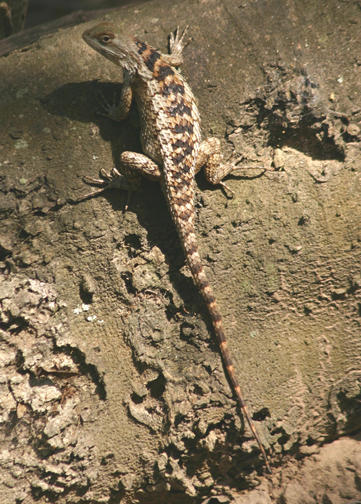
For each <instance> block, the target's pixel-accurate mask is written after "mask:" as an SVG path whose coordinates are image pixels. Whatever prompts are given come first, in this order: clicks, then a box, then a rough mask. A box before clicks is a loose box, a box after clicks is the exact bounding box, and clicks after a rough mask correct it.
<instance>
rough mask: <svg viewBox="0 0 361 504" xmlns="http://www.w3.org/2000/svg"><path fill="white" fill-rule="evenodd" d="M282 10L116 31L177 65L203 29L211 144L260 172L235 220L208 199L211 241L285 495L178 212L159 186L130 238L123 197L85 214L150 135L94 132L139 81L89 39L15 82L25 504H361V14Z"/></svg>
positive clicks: (220, 287) (228, 319)
mask: <svg viewBox="0 0 361 504" xmlns="http://www.w3.org/2000/svg"><path fill="white" fill-rule="evenodd" d="M280 4H281V3H280V2H276V1H275V2H257V3H254V2H249V3H246V2H244V3H241V4H237V3H234V2H231V1H229V2H227V1H224V2H223V3H220V2H218V1H215V0H214V1H210V0H206V1H204V2H202V3H199V2H194V1H191V0H188V1H183V2H178V3H176V4H173V2H170V1H169V2H168V1H162V2H161V1H158V2H156V1H154V2H148V3H146V4H144V6H138V7H137V9H136V10H137V12H134V8H133V9H132V8H124V9H121V10H120V11H119V15H118V16H114V17H113V18H114V19H113V21H115V22H119V24H120V25H122V26H127V27H128V28H129V29H131V30H132V31H133V32H134V33H136V34H137V35H138V37H139V38H140V39H142V38H144V39H146V40H148V41H149V42H150V43H152V44H153V45H154V46H156V47H161V48H164V46H165V36H166V34H167V33H168V32H169V31H170V30H171V29H173V28H174V27H175V25H177V24H180V25H182V24H187V23H189V22H190V20H192V23H191V28H190V34H191V36H192V39H193V40H192V41H191V43H190V45H189V46H188V47H187V48H186V50H185V69H184V72H185V74H186V75H187V77H188V82H189V83H190V85H191V87H192V89H193V91H194V93H195V95H196V96H197V97H198V98H199V107H200V111H201V115H202V118H203V129H204V131H205V135H209V134H212V135H215V136H218V137H219V138H223V137H224V138H225V141H224V150H225V151H228V152H229V153H231V152H232V150H233V149H235V151H236V153H238V154H239V155H243V161H242V163H241V166H242V167H243V168H244V171H242V172H240V176H239V177H232V180H230V181H229V185H230V186H231V187H232V189H233V190H234V191H235V193H236V197H235V198H234V199H233V200H227V199H226V198H225V197H224V195H222V193H221V192H220V191H219V190H213V189H212V190H211V189H210V188H209V186H207V185H206V184H205V183H204V181H202V179H201V178H200V180H199V189H200V190H199V192H198V193H197V209H198V223H197V229H198V235H199V238H200V246H201V255H202V257H203V258H204V261H205V265H206V267H207V270H208V273H209V276H210V278H211V281H212V285H213V287H214V289H215V292H216V294H217V298H218V302H219V305H220V308H221V310H222V312H223V315H224V319H225V325H226V335H227V338H228V340H229V343H230V349H231V351H232V353H233V355H234V360H235V367H236V371H237V373H238V378H239V380H240V382H241V384H244V386H243V389H244V394H245V396H246V397H247V399H248V402H249V406H250V409H251V410H252V411H253V412H254V417H253V418H254V420H255V421H257V426H258V429H259V430H260V432H261V435H262V437H263V441H264V443H265V445H266V446H267V447H269V453H270V455H271V458H272V461H273V463H274V465H275V473H274V475H273V477H272V478H270V479H268V480H267V479H265V476H264V475H262V469H261V466H260V459H259V454H258V452H257V449H256V446H255V444H254V442H253V441H251V437H250V434H249V432H247V431H245V432H243V431H242V427H243V426H242V425H241V421H240V419H239V417H238V415H237V414H236V411H235V403H234V401H233V399H232V397H231V393H230V390H229V386H228V384H227V382H226V381H225V379H224V373H223V369H222V366H221V361H220V358H219V355H218V352H217V347H216V345H215V344H214V343H213V342H212V341H210V339H209V334H210V331H209V329H210V328H209V327H208V325H207V324H208V321H207V320H206V318H205V317H203V316H202V315H204V313H203V312H202V309H203V308H202V302H201V299H200V298H199V297H198V296H197V294H196V292H195V289H194V287H193V284H192V281H191V279H190V276H189V272H188V271H187V268H186V267H182V265H183V255H182V252H181V249H180V248H179V245H178V240H177V235H176V232H175V230H174V228H173V226H172V222H171V219H170V218H169V216H168V214H167V212H166V206H165V203H164V201H163V199H162V197H161V193H160V189H159V188H158V187H157V186H156V185H155V184H152V183H150V182H144V183H143V185H142V188H141V190H140V191H139V193H138V194H136V195H134V196H133V199H132V201H131V205H130V209H129V211H128V212H127V213H125V214H124V213H123V212H122V211H121V210H122V208H123V206H124V203H125V202H126V195H124V194H119V193H116V192H113V193H109V194H107V195H105V197H104V198H98V199H96V200H93V201H89V202H84V203H82V204H81V205H77V206H74V205H71V204H70V203H69V200H70V199H71V198H73V197H76V196H77V195H80V194H82V193H83V192H84V190H87V188H84V185H83V183H82V181H81V177H82V176H83V175H96V174H97V170H98V169H99V168H100V167H102V166H103V167H105V168H109V167H111V166H112V164H114V163H115V164H116V163H117V159H118V158H119V152H122V151H123V150H125V149H127V150H137V149H139V144H138V143H137V120H136V114H135V113H133V114H132V116H131V117H130V119H129V120H128V121H127V122H126V123H125V124H120V125H118V124H114V123H111V122H110V121H108V120H106V119H102V118H99V117H97V116H96V115H95V111H94V109H95V102H96V94H97V92H98V91H99V90H100V91H102V92H104V93H105V94H106V95H107V96H109V97H111V96H112V95H113V93H114V91H117V90H118V89H119V87H118V85H116V84H113V82H119V81H120V80H121V79H120V75H119V72H118V71H117V69H116V68H115V67H114V66H112V65H111V64H109V65H106V63H104V62H103V61H101V59H98V57H97V55H96V54H93V53H92V52H91V51H90V50H88V48H87V47H86V46H85V44H84V43H83V42H82V41H81V37H80V34H81V32H82V31H83V30H84V28H85V27H84V26H79V27H76V28H71V29H67V30H63V31H60V32H59V33H57V34H56V35H53V36H51V37H44V38H43V39H41V40H40V41H39V42H38V43H37V44H35V45H34V46H32V47H30V48H27V49H26V50H24V51H21V50H19V51H17V52H14V53H12V54H10V55H9V56H8V57H6V58H2V59H1V60H0V73H1V75H2V76H3V77H2V80H1V82H0V87H1V89H0V101H1V103H0V107H1V110H2V120H1V124H0V152H1V165H0V182H1V186H0V210H1V221H0V226H1V229H0V260H1V263H0V266H1V269H2V272H3V277H2V283H1V287H0V303H1V307H0V308H1V315H0V328H1V331H2V332H1V338H0V343H1V366H2V368H1V372H0V377H1V383H0V386H1V390H2V393H1V399H0V408H1V411H0V415H1V420H0V429H1V436H2V442H1V450H0V465H1V471H0V474H1V479H2V480H1V485H2V487H1V491H2V492H3V493H2V495H5V496H6V498H7V499H8V501H9V502H14V501H15V499H18V501H17V502H25V503H27V504H28V503H29V504H33V503H34V502H39V499H43V500H45V501H46V500H48V501H49V502H55V501H56V502H60V503H76V502H94V503H98V502H99V503H100V502H109V503H116V502H120V501H122V502H123V501H124V502H129V503H134V502H137V501H138V502H141V503H147V504H149V503H151V502H157V503H159V502H167V503H177V502H182V503H187V502H189V503H197V502H207V503H208V504H217V503H218V502H220V503H223V502H237V503H238V502H239V503H243V502H250V503H254V504H256V503H269V502H277V503H280V504H282V503H287V504H288V503H292V504H293V503H296V502H306V503H307V502H310V503H313V502H314V503H318V502H324V503H327V504H328V503H329V502H331V503H332V504H338V503H340V504H350V502H353V501H355V502H357V500H360V499H361V497H360V493H361V490H360V481H359V477H358V474H359V472H360V461H359V455H358V453H359V451H360V450H359V449H358V447H359V442H360V441H359V438H357V437H353V438H348V437H341V438H340V436H345V435H351V434H354V433H355V432H356V431H357V430H359V429H360V418H361V415H360V379H361V372H360V371H359V370H360V346H361V344H360V337H359V336H360V316H361V309H360V306H361V277H360V269H359V264H360V242H361V229H360V222H361V216H360V204H359V195H360V190H361V187H360V173H359V172H360V166H361V162H360V161H361V159H360V158H361V153H360V142H361V136H360V120H361V109H360V84H359V82H360V79H359V76H360V59H359V58H360V56H359V55H360V40H359V33H360V26H359V25H360V9H359V6H358V4H357V2H346V3H342V4H341V3H340V2H336V1H335V2H327V5H324V6H323V7H322V9H324V10H323V11H322V12H321V11H320V5H314V3H313V2H306V1H304V2H288V3H287V5H286V6H280ZM340 6H342V16H340V15H339V13H340V10H339V9H340ZM316 11H317V12H316ZM335 19H337V23H336V22H335ZM259 27H262V29H261V30H260V28H259ZM94 79H100V80H101V82H94ZM264 168H267V169H268V170H267V171H266V172H265V173H264V171H263V170H264ZM237 179H238V180H237ZM337 438H340V439H337ZM328 443H329V444H328ZM322 445H323V446H322ZM320 446H322V447H321V448H320ZM315 474H317V475H318V476H317V479H316V478H315V476H314V475H315ZM318 478H319V479H318ZM271 482H272V483H273V485H272V486H271ZM242 492H243V493H242ZM300 496H301V497H300ZM301 498H302V499H303V500H300V499H301ZM297 499H298V500H297ZM40 502H41V500H40Z"/></svg>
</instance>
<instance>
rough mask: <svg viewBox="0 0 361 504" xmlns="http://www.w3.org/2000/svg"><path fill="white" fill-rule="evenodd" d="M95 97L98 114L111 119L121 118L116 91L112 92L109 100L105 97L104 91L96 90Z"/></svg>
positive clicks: (117, 119)
mask: <svg viewBox="0 0 361 504" xmlns="http://www.w3.org/2000/svg"><path fill="white" fill-rule="evenodd" d="M97 98H98V107H97V111H96V113H97V115H98V116H102V117H107V118H108V119H111V120H112V121H120V120H122V119H123V116H122V114H121V111H120V106H119V102H120V99H119V96H118V93H116V92H114V93H113V96H112V100H111V101H110V100H108V99H107V98H106V97H105V95H104V93H102V92H101V91H98V93H97Z"/></svg>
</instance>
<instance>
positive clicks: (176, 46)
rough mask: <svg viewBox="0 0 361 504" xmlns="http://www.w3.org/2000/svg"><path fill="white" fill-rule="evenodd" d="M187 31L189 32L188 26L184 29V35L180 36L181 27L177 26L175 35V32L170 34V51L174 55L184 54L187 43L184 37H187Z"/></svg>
mask: <svg viewBox="0 0 361 504" xmlns="http://www.w3.org/2000/svg"><path fill="white" fill-rule="evenodd" d="M187 31H188V25H187V26H186V27H185V28H184V30H183V33H182V34H181V35H180V30H179V26H177V29H176V31H175V34H174V32H171V33H170V35H169V50H170V53H171V54H172V55H174V54H182V52H183V49H184V48H185V46H186V43H185V42H184V37H185V36H186V33H187Z"/></svg>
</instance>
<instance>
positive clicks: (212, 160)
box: [196, 137, 238, 196]
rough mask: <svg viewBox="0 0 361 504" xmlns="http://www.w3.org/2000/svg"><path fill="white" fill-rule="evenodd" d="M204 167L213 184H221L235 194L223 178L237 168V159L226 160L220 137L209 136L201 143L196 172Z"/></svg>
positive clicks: (206, 175) (207, 177)
mask: <svg viewBox="0 0 361 504" xmlns="http://www.w3.org/2000/svg"><path fill="white" fill-rule="evenodd" d="M201 168H204V174H205V177H206V179H207V180H208V182H210V183H211V184H212V185H220V186H222V187H223V188H224V189H225V190H227V191H228V192H229V193H231V194H232V196H233V195H234V193H233V191H232V189H231V188H230V187H228V186H227V185H226V184H225V183H224V182H223V179H224V178H225V177H226V176H227V175H228V174H229V173H231V172H232V171H233V170H237V169H238V167H237V161H233V162H232V161H227V162H224V160H223V154H222V152H221V142H220V141H219V140H218V138H215V137H209V138H207V139H206V140H203V142H202V143H201V145H200V148H199V153H198V157H197V161H196V173H198V172H199V171H200V170H201Z"/></svg>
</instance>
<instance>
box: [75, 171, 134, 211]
mask: <svg viewBox="0 0 361 504" xmlns="http://www.w3.org/2000/svg"><path fill="white" fill-rule="evenodd" d="M100 176H101V177H102V178H94V177H84V178H83V180H84V182H85V183H86V184H90V185H96V186H100V187H99V189H96V190H95V191H91V192H89V193H86V194H84V195H83V196H80V197H79V198H75V199H70V200H69V201H70V202H71V203H80V202H81V201H85V200H87V199H90V198H94V197H95V196H98V195H99V194H102V193H104V192H105V191H108V189H122V190H126V191H128V200H127V204H126V207H125V210H127V208H128V204H129V200H130V195H131V192H132V188H131V185H130V184H129V182H128V180H127V178H126V177H124V175H122V174H121V173H119V171H118V170H117V169H116V168H113V169H112V170H111V171H110V172H107V171H105V170H104V169H101V170H100Z"/></svg>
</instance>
